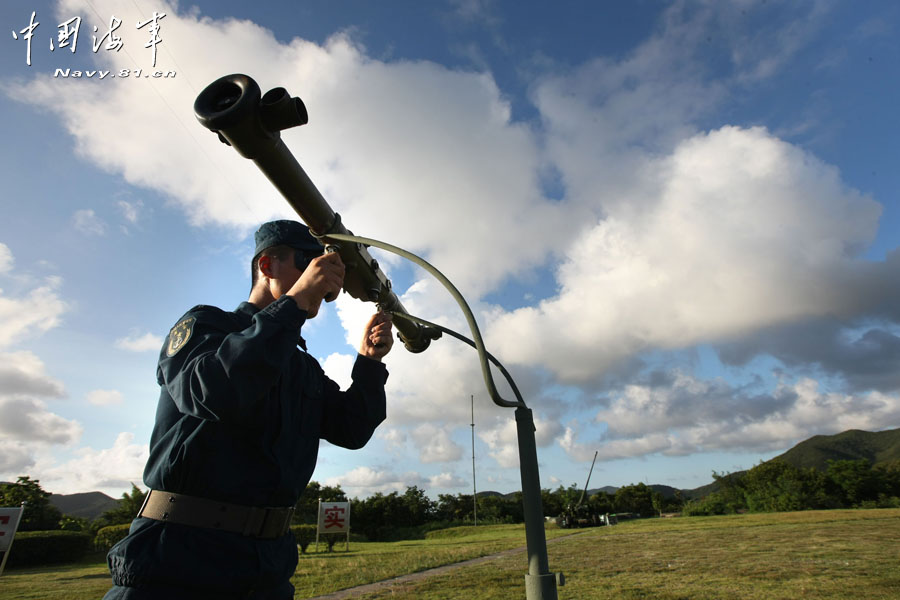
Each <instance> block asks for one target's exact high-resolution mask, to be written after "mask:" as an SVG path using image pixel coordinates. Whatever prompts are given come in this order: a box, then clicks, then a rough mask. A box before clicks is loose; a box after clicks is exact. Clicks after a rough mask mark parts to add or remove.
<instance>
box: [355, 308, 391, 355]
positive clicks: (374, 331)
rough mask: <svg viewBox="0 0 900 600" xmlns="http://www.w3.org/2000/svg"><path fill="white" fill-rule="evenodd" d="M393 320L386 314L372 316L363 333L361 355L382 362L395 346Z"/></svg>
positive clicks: (360, 346)
mask: <svg viewBox="0 0 900 600" xmlns="http://www.w3.org/2000/svg"><path fill="white" fill-rule="evenodd" d="M392 321H393V318H392V317H391V315H390V314H388V313H385V312H377V313H375V314H374V315H372V318H371V319H369V322H368V323H366V328H365V331H364V333H363V339H362V343H361V344H360V345H359V353H360V354H362V355H363V356H367V357H369V358H372V359H375V360H381V359H382V358H383V357H384V356H385V355H386V354H387V353H388V352H390V351H391V347H392V346H393V345H394V336H393V335H392V332H393V323H392Z"/></svg>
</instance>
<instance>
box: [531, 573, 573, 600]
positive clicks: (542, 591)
mask: <svg viewBox="0 0 900 600" xmlns="http://www.w3.org/2000/svg"><path fill="white" fill-rule="evenodd" d="M565 583H566V578H565V577H563V574H562V573H546V574H544V575H530V574H528V575H525V598H526V599H527V600H557V599H558V596H557V595H556V585H557V584H559V585H560V586H562V585H565Z"/></svg>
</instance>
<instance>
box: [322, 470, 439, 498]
mask: <svg viewBox="0 0 900 600" xmlns="http://www.w3.org/2000/svg"><path fill="white" fill-rule="evenodd" d="M425 483H426V481H425V479H424V478H423V477H422V476H421V475H419V474H418V473H413V472H406V473H395V472H392V471H388V470H377V469H373V468H372V467H367V466H362V467H356V468H355V469H352V470H350V471H348V472H347V473H344V474H343V475H339V476H337V477H330V478H328V479H326V480H325V481H324V484H325V485H330V486H335V485H339V486H341V489H343V490H344V492H345V493H346V494H347V495H348V496H351V497H353V496H362V497H365V496H370V495H372V494H375V493H377V492H381V493H383V494H387V493H390V492H401V493H402V492H404V491H406V488H407V487H409V486H413V485H416V486H420V487H421V486H423V485H424V484H425Z"/></svg>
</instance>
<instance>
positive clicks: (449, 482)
mask: <svg viewBox="0 0 900 600" xmlns="http://www.w3.org/2000/svg"><path fill="white" fill-rule="evenodd" d="M468 483H469V481H468V480H466V479H462V478H461V477H457V476H456V475H454V474H453V473H438V474H437V475H432V476H431V477H429V478H428V488H427V489H428V491H429V492H430V491H431V490H436V489H443V490H452V489H458V488H461V487H463V486H465V485H468Z"/></svg>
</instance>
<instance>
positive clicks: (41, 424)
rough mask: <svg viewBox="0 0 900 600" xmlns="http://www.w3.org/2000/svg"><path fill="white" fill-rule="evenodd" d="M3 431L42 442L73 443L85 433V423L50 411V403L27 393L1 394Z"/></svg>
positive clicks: (12, 437) (0, 429)
mask: <svg viewBox="0 0 900 600" xmlns="http://www.w3.org/2000/svg"><path fill="white" fill-rule="evenodd" d="M0 414H2V415H3V419H0V433H2V434H3V437H4V438H6V439H9V440H13V441H21V442H37V443H40V444H73V443H75V442H77V441H78V439H79V438H80V437H81V433H82V427H81V425H80V424H79V423H78V422H77V421H71V420H69V419H66V418H63V417H61V416H59V415H57V414H55V413H52V412H50V410H49V409H48V408H47V404H46V403H45V402H44V401H43V400H40V399H38V398H30V397H27V396H19V395H12V396H0Z"/></svg>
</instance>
